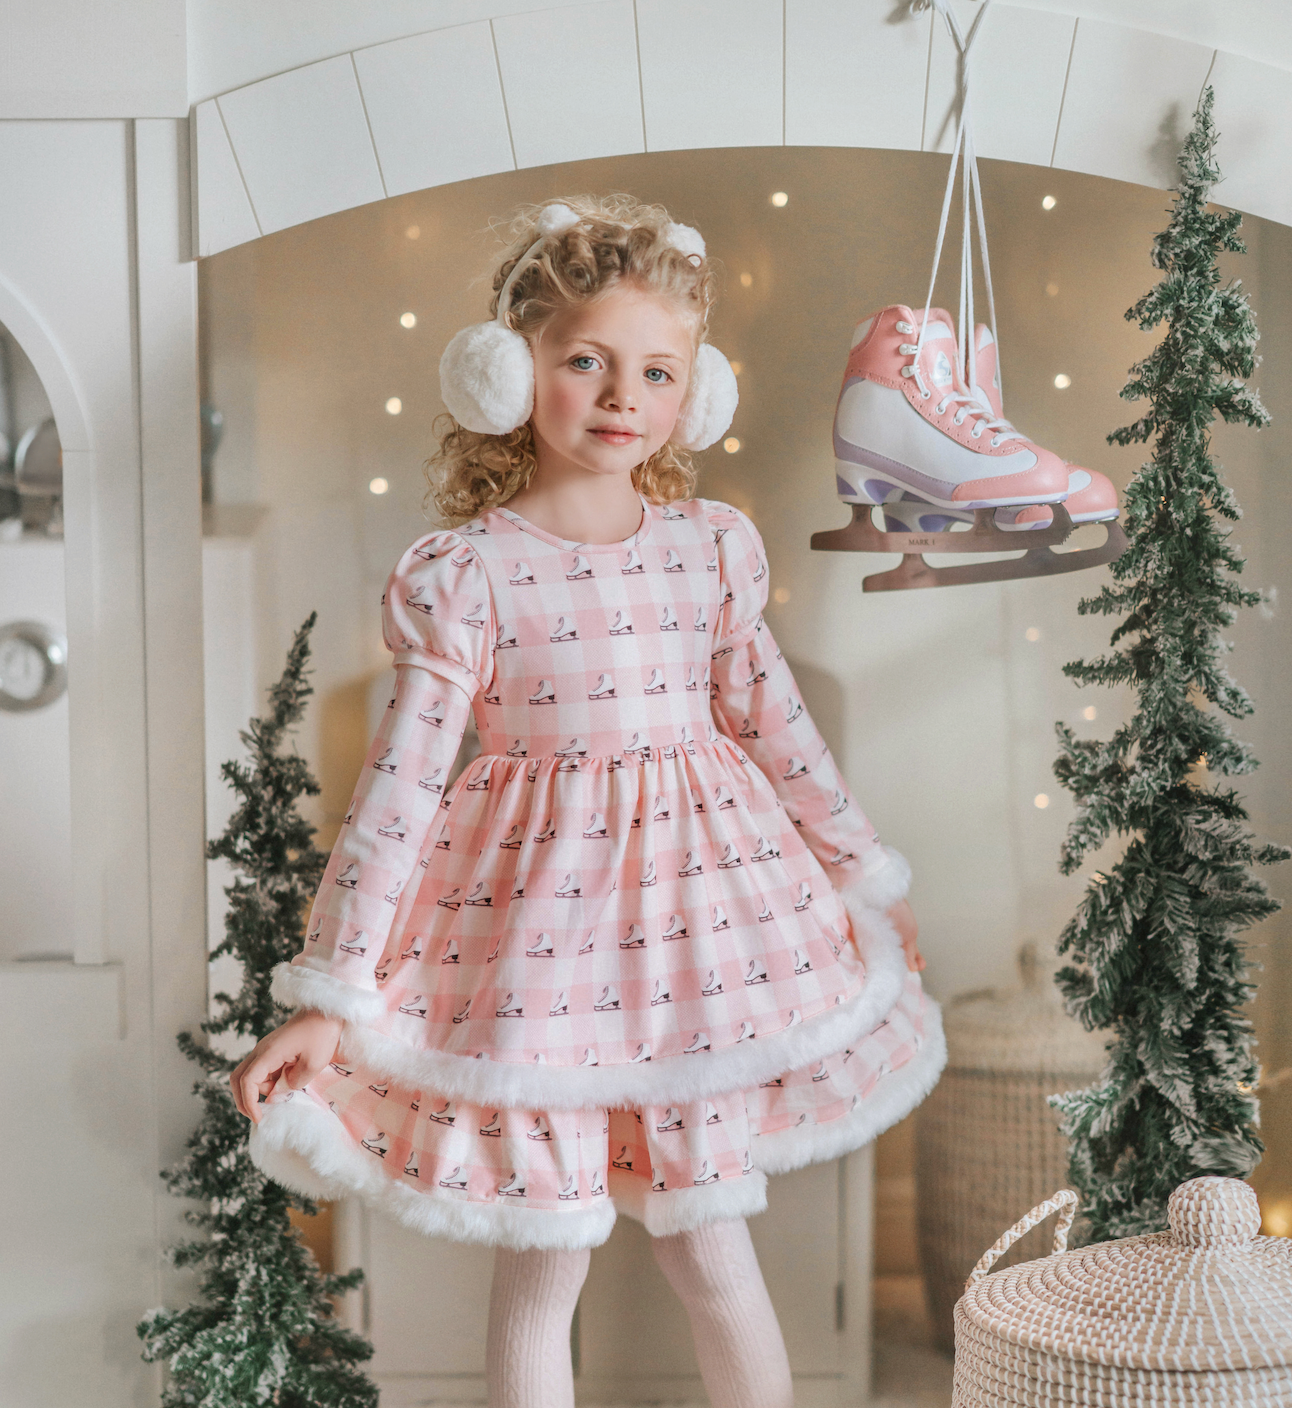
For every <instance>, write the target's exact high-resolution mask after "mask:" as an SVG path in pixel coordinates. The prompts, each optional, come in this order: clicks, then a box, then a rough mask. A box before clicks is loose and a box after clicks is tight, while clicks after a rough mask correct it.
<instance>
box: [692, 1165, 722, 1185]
mask: <svg viewBox="0 0 1292 1408" xmlns="http://www.w3.org/2000/svg"><path fill="white" fill-rule="evenodd" d="M718 1177H719V1174H718V1170H717V1169H716V1168H714V1167H713V1166H712V1165H711V1164H710V1163H709V1161H708V1159H705V1160H704V1162H703V1163H701V1165H700V1168H699V1171H698V1172H697V1173H696V1175H695V1177H694V1178H693V1179H692V1180H691V1181H692V1183H694V1184H695V1186H696V1187H697V1188H698V1187H699V1186H700V1185H701V1184H702V1183H716V1182H717V1181H718Z"/></svg>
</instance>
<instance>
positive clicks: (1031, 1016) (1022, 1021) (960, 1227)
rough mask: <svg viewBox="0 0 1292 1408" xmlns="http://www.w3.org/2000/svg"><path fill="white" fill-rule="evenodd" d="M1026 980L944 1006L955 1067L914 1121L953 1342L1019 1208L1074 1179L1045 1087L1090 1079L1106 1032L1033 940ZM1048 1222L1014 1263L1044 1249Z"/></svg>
mask: <svg viewBox="0 0 1292 1408" xmlns="http://www.w3.org/2000/svg"><path fill="white" fill-rule="evenodd" d="M1019 967H1020V970H1021V977H1022V982H1021V985H1020V986H1019V987H1018V988H1016V989H1013V990H1012V991H1007V992H996V991H992V992H986V993H981V992H980V993H977V994H969V995H967V996H965V997H962V998H959V999H957V1000H955V1001H953V1002H951V1003H949V1004H948V1006H947V1008H946V1009H945V1011H944V1012H943V1027H944V1029H945V1031H946V1037H947V1067H946V1070H945V1071H944V1072H943V1075H942V1079H941V1080H940V1081H939V1083H938V1085H937V1087H936V1089H935V1090H934V1091H933V1093H932V1094H931V1095H930V1096H929V1098H928V1099H927V1100H926V1101H925V1102H924V1103H923V1104H922V1105H921V1106H920V1108H919V1111H918V1113H917V1115H916V1121H915V1138H916V1146H917V1157H916V1175H915V1184H916V1199H917V1204H918V1209H919V1213H918V1224H917V1225H918V1233H919V1245H920V1270H921V1271H922V1272H923V1273H924V1285H925V1291H926V1294H927V1297H928V1304H929V1315H930V1320H931V1324H932V1328H933V1333H934V1337H935V1339H936V1341H937V1343H938V1344H939V1345H940V1346H941V1347H942V1348H943V1349H944V1350H946V1351H947V1352H948V1353H950V1351H951V1347H952V1337H953V1331H952V1318H951V1312H952V1309H953V1307H954V1306H955V1303H956V1301H957V1300H959V1299H960V1295H961V1293H962V1292H963V1291H964V1286H965V1277H966V1276H968V1274H969V1272H970V1270H971V1269H972V1267H973V1264H974V1262H976V1261H977V1260H978V1257H979V1255H980V1253H981V1252H982V1249H983V1248H984V1247H985V1246H986V1245H987V1244H988V1243H989V1242H991V1241H992V1240H993V1239H994V1238H995V1236H996V1234H997V1233H998V1232H999V1231H1000V1229H1001V1228H1002V1227H1007V1226H1008V1225H1009V1224H1010V1223H1011V1222H1012V1221H1013V1220H1014V1219H1015V1218H1016V1217H1017V1216H1018V1213H1019V1209H1020V1208H1030V1207H1032V1206H1033V1204H1035V1203H1039V1202H1040V1201H1041V1199H1042V1198H1044V1197H1047V1196H1048V1195H1049V1193H1050V1191H1051V1190H1052V1189H1054V1188H1061V1187H1062V1186H1063V1185H1064V1184H1065V1183H1066V1182H1067V1171H1068V1145H1067V1141H1066V1140H1065V1139H1064V1138H1063V1136H1062V1135H1061V1134H1060V1133H1059V1117H1058V1114H1057V1112H1056V1111H1055V1110H1053V1109H1052V1108H1051V1107H1050V1106H1049V1105H1047V1104H1046V1100H1045V1097H1046V1096H1047V1095H1053V1094H1055V1093H1057V1092H1059V1091H1064V1090H1075V1089H1076V1088H1077V1087H1079V1086H1083V1085H1089V1084H1090V1083H1091V1082H1092V1081H1093V1080H1094V1079H1095V1077H1096V1076H1097V1075H1098V1074H1099V1072H1100V1070H1101V1069H1102V1068H1103V1065H1104V1059H1105V1058H1104V1038H1103V1036H1099V1035H1092V1034H1091V1033H1089V1032H1086V1031H1083V1030H1082V1028H1081V1027H1080V1026H1079V1025H1078V1024H1077V1023H1076V1022H1074V1021H1073V1020H1072V1019H1071V1018H1070V1017H1069V1016H1067V1014H1066V1013H1065V1012H1064V1010H1063V1005H1062V1002H1061V1000H1060V998H1059V995H1058V991H1057V990H1056V988H1055V986H1054V981H1053V973H1052V971H1051V967H1052V960H1051V961H1050V964H1049V965H1048V966H1047V964H1046V963H1045V962H1042V961H1038V959H1037V956H1036V952H1035V950H1034V949H1033V948H1032V947H1031V946H1030V945H1029V946H1027V947H1025V948H1024V949H1023V951H1022V953H1021V954H1020V955H1019ZM1043 1238H1044V1232H1043V1231H1037V1232H1034V1233H1033V1234H1032V1235H1031V1236H1029V1237H1026V1238H1024V1239H1023V1240H1022V1241H1021V1242H1020V1243H1019V1244H1018V1245H1017V1246H1015V1247H1014V1248H1013V1249H1012V1250H1011V1252H1010V1253H1009V1255H1008V1257H1007V1258H1006V1261H1005V1264H1006V1265H1009V1264H1011V1263H1013V1262H1018V1261H1030V1260H1031V1259H1032V1258H1033V1257H1037V1256H1044V1254H1045V1247H1046V1244H1045V1242H1044V1240H1043Z"/></svg>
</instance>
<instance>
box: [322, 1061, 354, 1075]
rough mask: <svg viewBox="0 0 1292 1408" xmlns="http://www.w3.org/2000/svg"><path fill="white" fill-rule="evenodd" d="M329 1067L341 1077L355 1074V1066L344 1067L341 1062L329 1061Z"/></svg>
mask: <svg viewBox="0 0 1292 1408" xmlns="http://www.w3.org/2000/svg"><path fill="white" fill-rule="evenodd" d="M328 1067H329V1069H330V1070H333V1071H335V1072H336V1073H337V1075H339V1076H352V1075H353V1074H354V1067H353V1066H343V1065H342V1064H341V1063H340V1062H339V1061H329V1062H328Z"/></svg>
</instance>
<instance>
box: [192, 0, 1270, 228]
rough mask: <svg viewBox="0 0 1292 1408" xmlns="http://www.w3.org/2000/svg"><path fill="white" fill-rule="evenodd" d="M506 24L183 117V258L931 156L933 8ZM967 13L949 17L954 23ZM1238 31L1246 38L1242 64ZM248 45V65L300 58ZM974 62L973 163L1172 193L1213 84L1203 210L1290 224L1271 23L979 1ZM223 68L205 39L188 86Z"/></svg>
mask: <svg viewBox="0 0 1292 1408" xmlns="http://www.w3.org/2000/svg"><path fill="white" fill-rule="evenodd" d="M392 8H396V9H398V10H400V11H402V9H403V7H392ZM515 8H516V7H514V6H506V5H501V4H497V3H494V4H481V3H479V2H478V0H476V3H470V0H458V3H456V4H451V5H443V6H441V7H439V14H438V16H437V17H438V18H440V19H441V20H443V21H450V22H448V23H444V24H442V25H441V26H440V27H437V28H435V29H430V30H420V32H417V33H412V34H407V35H405V36H401V37H394V38H384V39H382V40H380V41H379V42H374V40H373V38H372V37H371V36H370V35H369V34H367V33H365V34H364V36H363V41H362V42H361V43H358V44H356V43H355V40H354V37H353V36H354V33H355V29H356V28H357V22H350V23H349V24H347V25H338V26H337V27H336V29H335V31H333V32H331V34H330V38H331V40H332V42H333V43H336V42H338V40H340V41H341V42H344V43H348V44H351V45H353V47H349V48H347V49H345V50H343V51H341V52H335V51H334V52H333V53H332V54H330V55H329V56H328V57H325V58H319V59H317V60H315V61H312V62H307V63H298V64H296V65H295V66H292V67H290V68H287V69H285V70H284V71H281V72H277V73H273V74H272V75H271V76H268V77H261V78H258V79H257V80H256V81H254V82H247V83H243V84H242V85H241V86H239V87H236V88H232V89H230V90H229V91H225V92H221V93H219V94H218V95H217V96H212V97H209V98H206V99H205V100H203V101H200V102H198V103H197V104H196V106H195V108H194V110H193V122H192V127H191V136H192V142H193V156H194V161H193V171H194V185H193V196H194V211H195V217H196V218H195V221H194V227H195V240H196V246H195V250H196V253H197V254H198V255H199V256H203V255H208V254H214V253H217V252H219V251H220V250H223V249H229V248H231V247H232V246H234V245H238V244H243V243H245V242H247V241H249V240H254V239H256V238H258V237H259V236H261V235H266V234H270V233H272V232H274V231H276V230H282V229H286V228H288V227H289V226H292V225H297V224H301V223H302V222H304V221H307V220H313V219H317V218H319V217H320V216H324V215H330V214H333V213H334V212H336V211H340V210H347V209H350V208H352V207H354V206H358V205H365V204H367V203H368V202H370V201H376V200H381V199H383V198H384V197H386V196H394V195H402V194H405V193H407V192H409V191H414V190H421V189H425V188H427V187H430V186H437V185H442V184H446V183H448V182H452V181H461V180H466V179H469V178H471V177H474V176H483V175H487V174H491V173H493V172H497V171H505V170H512V169H518V168H521V167H531V166H545V165H549V164H552V163H556V162H565V161H578V160H583V159H585V158H589V157H598V156H617V155H623V154H626V153H630V152H643V151H667V150H677V149H680V148H695V147H730V146H780V145H789V146H855V147H887V148H899V149H904V150H912V151H936V150H946V148H947V130H946V127H947V124H946V121H945V119H946V115H947V113H948V111H949V108H950V105H951V102H952V98H953V91H954V81H955V59H954V51H953V49H952V46H951V44H950V42H949V41H948V39H947V36H946V33H945V28H944V26H943V24H942V22H941V20H940V19H939V18H938V16H937V15H936V13H935V12H934V11H933V10H932V9H929V10H925V11H922V12H912V11H911V10H910V7H909V5H908V4H907V3H906V0H593V3H586V4H579V5H565V6H559V7H549V8H528V9H525V10H524V11H522V12H520V13H511V12H509V11H511V10H513V9H515ZM978 8H979V7H978V5H977V4H969V3H965V0H956V9H957V10H958V11H960V12H962V14H963V16H964V18H965V20H966V21H969V20H971V19H972V17H973V16H974V14H975V13H976V12H977V10H978ZM198 11H199V14H198V20H197V23H198V24H199V25H200V23H201V18H200V16H201V8H200V7H198ZM1074 11H1075V12H1077V13H1074ZM1092 11H1093V12H1094V13H1092ZM1101 11H1103V12H1104V13H1103V15H1101V14H1100V12H1101ZM1222 11H1223V12H1225V17H1226V18H1227V20H1231V21H1232V23H1225V24H1223V25H1222V24H1221V23H1220V22H1219V20H1220V18H1221V12H1222ZM1110 13H1111V14H1115V15H1116V16H1117V21H1114V20H1113V19H1111V18H1108V17H1107V15H1108V14H1110ZM401 17H403V18H405V19H412V15H411V14H409V15H407V16H402V15H401ZM1256 18H1263V19H1265V20H1266V21H1268V24H1267V25H1266V29H1265V31H1264V32H1265V33H1266V34H1267V37H1268V43H1267V45H1266V46H1265V48H1264V49H1263V50H1262V49H1260V48H1258V45H1257V39H1258V34H1259V33H1260V32H1261V31H1259V30H1258V29H1257V28H1256V27H1255V26H1254V24H1253V21H1254V20H1255V19H1256ZM454 19H458V20H463V21H465V22H461V23H452V22H451V21H452V20H454ZM410 27H411V26H410ZM343 35H345V36H350V37H348V38H345V39H342V36H343ZM259 37H260V38H262V39H264V40H265V43H264V46H263V49H262V50H261V51H260V52H261V54H262V59H261V61H262V63H264V62H269V61H271V59H270V57H269V56H270V55H271V54H277V55H280V56H281V57H288V56H289V55H291V54H293V53H299V52H300V43H302V42H304V41H296V40H293V41H292V42H291V43H288V42H286V41H285V40H283V41H279V42H278V44H277V46H275V43H274V42H273V41H272V37H270V38H266V36H264V35H262V36H259ZM323 42H326V40H324V41H323ZM1230 45H1232V46H1233V47H1228V46H1230ZM191 48H192V44H191ZM1258 52H1260V53H1264V54H1265V57H1266V58H1273V59H1274V60H1275V61H1274V62H1266V61H1265V59H1264V58H1257V57H1255V54H1256V53H1258ZM221 57H223V58H224V60H225V62H224V63H223V64H222V63H221V62H219V59H220V58H221ZM975 59H976V85H977V86H976V88H975V93H976V97H975V104H976V108H977V114H978V141H977V146H978V152H979V155H981V156H985V157H999V158H1002V159H1005V160H1010V161H1021V162H1028V163H1033V164H1037V165H1043V166H1057V167H1060V168H1064V169H1067V170H1072V171H1081V172H1085V173H1088V174H1091V175H1098V176H1108V177H1112V178H1114V179H1117V180H1122V181H1134V182H1138V183H1140V184H1144V185H1150V186H1163V187H1164V186H1168V185H1170V184H1172V182H1173V179H1174V158H1175V153H1176V152H1177V150H1178V148H1179V142H1180V140H1181V138H1182V137H1183V135H1184V133H1185V131H1186V130H1187V126H1188V121H1189V117H1190V115H1191V113H1192V111H1193V108H1194V106H1195V104H1196V103H1197V100H1198V96H1199V94H1200V92H1201V90H1202V88H1203V86H1204V84H1206V83H1207V82H1210V83H1212V84H1213V85H1214V87H1215V90H1216V102H1217V113H1218V117H1219V122H1220V126H1221V128H1222V131H1223V133H1224V138H1225V140H1224V143H1223V146H1222V148H1221V158H1222V165H1223V168H1224V172H1225V177H1226V180H1225V183H1224V185H1223V186H1222V187H1221V189H1220V192H1219V194H1220V195H1221V196H1223V198H1224V200H1225V202H1226V203H1227V204H1230V205H1233V206H1236V207H1238V208H1239V209H1242V210H1246V211H1249V212H1251V213H1253V214H1257V215H1262V216H1265V217H1267V218H1270V219H1274V220H1279V221H1283V222H1285V223H1292V143H1288V142H1287V140H1286V133H1287V131H1288V130H1289V129H1292V71H1290V67H1280V66H1279V64H1280V63H1282V64H1284V65H1289V66H1292V26H1289V25H1288V24H1287V22H1286V20H1283V21H1281V20H1280V18H1279V15H1278V14H1277V13H1276V7H1275V6H1272V5H1269V4H1266V3H1256V0H1246V3H1244V0H1233V3H1232V4H1227V5H1225V6H1219V5H1216V4H1194V5H1190V4H1177V5H1174V6H1173V7H1170V8H1168V7H1165V6H1164V5H1162V4H1161V3H1151V0H1138V3H1136V2H1135V0H1125V3H1122V4H1120V5H1117V6H1111V5H1099V4H1092V3H1088V2H1087V3H1081V0H1069V2H1068V3H1067V4H1064V5H1063V6H1062V8H1058V7H1056V6H1051V5H1047V4H1045V3H1044V0H1032V3H1025V4H995V5H993V6H992V9H991V11H990V12H989V13H988V15H987V17H986V19H985V20H984V24H983V30H982V35H981V38H980V41H979V47H978V48H976V49H975ZM191 67H192V65H191ZM237 67H238V66H237V65H236V64H235V63H233V62H232V57H231V52H229V53H226V52H225V51H224V50H221V49H220V46H219V45H218V44H217V43H215V41H214V40H213V41H212V45H211V51H210V71H211V74H212V75H213V76H216V77H218V75H219V74H221V73H226V74H227V73H229V72H233V71H236V69H237ZM242 67H243V68H244V69H245V67H246V65H245V63H244V64H243V66H242ZM198 77H199V74H198V73H196V72H194V73H192V74H191V80H193V79H196V78H198Z"/></svg>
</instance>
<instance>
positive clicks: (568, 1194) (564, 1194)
mask: <svg viewBox="0 0 1292 1408" xmlns="http://www.w3.org/2000/svg"><path fill="white" fill-rule="evenodd" d="M556 1196H557V1197H558V1198H559V1199H560V1201H561V1202H563V1203H568V1202H573V1201H574V1200H575V1199H577V1198H578V1196H579V1180H578V1178H577V1177H575V1175H574V1174H572V1173H568V1174H566V1176H565V1182H564V1183H562V1184H561V1191H560V1192H559V1193H557V1195H556Z"/></svg>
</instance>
